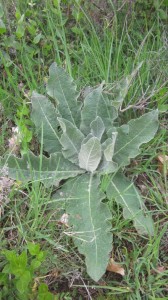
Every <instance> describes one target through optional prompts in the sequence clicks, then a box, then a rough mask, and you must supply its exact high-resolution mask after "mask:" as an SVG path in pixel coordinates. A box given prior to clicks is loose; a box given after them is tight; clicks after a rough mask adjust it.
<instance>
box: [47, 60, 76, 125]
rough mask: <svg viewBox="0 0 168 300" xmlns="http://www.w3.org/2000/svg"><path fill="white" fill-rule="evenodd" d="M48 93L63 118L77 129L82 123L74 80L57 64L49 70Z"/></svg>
mask: <svg viewBox="0 0 168 300" xmlns="http://www.w3.org/2000/svg"><path fill="white" fill-rule="evenodd" d="M46 89H47V93H48V95H49V96H51V97H52V98H53V99H55V101H56V103H57V105H58V106H57V108H58V111H59V113H60V115H61V117H62V118H64V119H67V120H69V121H70V122H72V123H73V124H74V125H76V126H77V127H78V126H79V123H80V106H81V104H80V103H79V102H77V97H78V93H77V91H76V85H74V83H73V80H72V78H71V77H70V76H69V75H68V74H67V73H66V72H65V71H64V70H63V69H62V68H60V67H58V66H57V64H56V63H53V64H52V65H51V66H50V68H49V79H48V83H47V87H46Z"/></svg>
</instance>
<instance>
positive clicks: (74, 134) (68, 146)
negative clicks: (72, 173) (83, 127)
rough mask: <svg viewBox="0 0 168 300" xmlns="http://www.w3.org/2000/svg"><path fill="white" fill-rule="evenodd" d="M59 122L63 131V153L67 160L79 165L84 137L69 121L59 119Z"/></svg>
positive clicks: (61, 140)
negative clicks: (79, 154)
mask: <svg viewBox="0 0 168 300" xmlns="http://www.w3.org/2000/svg"><path fill="white" fill-rule="evenodd" d="M58 121H59V124H60V126H61V128H62V131H63V133H62V135H61V138H60V143H61V145H62V146H63V150H62V153H63V155H64V157H65V158H67V159H68V160H70V161H71V162H73V163H76V164H78V153H79V151H80V148H81V143H82V140H83V139H84V135H83V133H82V132H81V131H80V130H79V129H78V128H77V127H76V126H75V125H73V124H72V123H71V122H69V121H68V120H65V119H62V118H58Z"/></svg>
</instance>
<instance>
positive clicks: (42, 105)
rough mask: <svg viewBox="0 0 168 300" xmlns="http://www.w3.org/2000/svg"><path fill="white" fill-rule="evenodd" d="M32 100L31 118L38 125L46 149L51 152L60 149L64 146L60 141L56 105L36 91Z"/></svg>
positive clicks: (39, 134) (40, 138)
mask: <svg viewBox="0 0 168 300" xmlns="http://www.w3.org/2000/svg"><path fill="white" fill-rule="evenodd" d="M31 102H32V114H31V118H32V121H33V122H34V124H35V126H36V129H37V133H38V136H39V140H40V142H41V141H43V144H44V150H46V151H47V152H49V153H54V152H58V151H60V150H61V148H62V147H61V145H60V143H59V133H58V126H59V123H58V121H57V117H58V113H57V111H56V109H55V107H54V105H53V104H52V103H51V102H50V101H49V100H48V99H47V98H46V97H45V96H42V95H40V94H38V93H35V92H34V93H33V95H32V97H31ZM41 134H42V135H43V136H42V137H41Z"/></svg>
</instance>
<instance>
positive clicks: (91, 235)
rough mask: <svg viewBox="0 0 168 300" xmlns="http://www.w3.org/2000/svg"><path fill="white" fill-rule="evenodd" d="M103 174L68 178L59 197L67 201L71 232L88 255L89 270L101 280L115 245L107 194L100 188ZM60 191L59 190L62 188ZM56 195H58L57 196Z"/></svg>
mask: <svg viewBox="0 0 168 300" xmlns="http://www.w3.org/2000/svg"><path fill="white" fill-rule="evenodd" d="M99 184H100V178H99V176H96V175H92V174H83V175H81V176H78V177H77V178H75V179H74V180H73V179H72V180H68V181H67V182H66V183H65V184H64V185H63V186H62V188H61V189H60V190H59V191H61V195H64V197H65V198H64V199H63V197H60V193H58V199H57V200H58V201H59V200H61V201H63V200H65V201H66V212H67V213H68V214H69V225H70V226H72V227H71V228H70V229H69V232H67V234H69V235H70V236H72V237H73V239H74V242H75V245H76V246H77V247H78V250H79V252H80V253H81V254H83V255H84V256H85V262H86V267H87V272H88V274H89V275H90V277H91V278H92V279H93V280H95V281H98V280H99V279H100V278H101V277H102V275H103V274H104V273H105V270H106V267H107V265H108V261H109V253H110V251H111V249H112V235H111V233H110V228H111V224H110V222H108V220H109V219H111V213H110V211H109V209H108V206H107V204H105V203H102V202H101V201H102V200H103V199H104V198H105V194H104V193H102V192H101V191H100V190H99ZM59 191H58V192H59ZM54 199H56V195H55V197H54Z"/></svg>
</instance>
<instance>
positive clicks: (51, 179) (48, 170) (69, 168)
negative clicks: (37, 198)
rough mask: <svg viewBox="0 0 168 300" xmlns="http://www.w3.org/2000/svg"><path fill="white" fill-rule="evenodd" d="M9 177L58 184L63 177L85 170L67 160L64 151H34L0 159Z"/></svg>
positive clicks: (48, 184) (73, 175)
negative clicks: (47, 152) (49, 154)
mask: <svg viewBox="0 0 168 300" xmlns="http://www.w3.org/2000/svg"><path fill="white" fill-rule="evenodd" d="M0 168H2V169H3V168H4V170H5V172H7V173H8V175H9V177H11V178H13V179H17V180H19V181H22V182H28V181H41V182H43V184H44V185H45V186H46V187H49V186H51V185H58V184H59V182H60V181H61V180H62V179H67V178H70V177H75V176H77V175H78V174H81V173H83V172H84V171H83V170H82V169H80V168H79V167H77V166H75V165H74V164H72V163H71V162H69V161H68V160H66V159H65V158H64V157H63V155H62V153H54V154H51V156H50V157H49V158H47V157H46V156H43V155H41V156H35V155H34V154H33V153H32V152H29V153H28V154H25V155H23V157H22V158H17V157H16V156H14V155H11V156H9V157H6V158H3V159H1V160H0Z"/></svg>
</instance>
